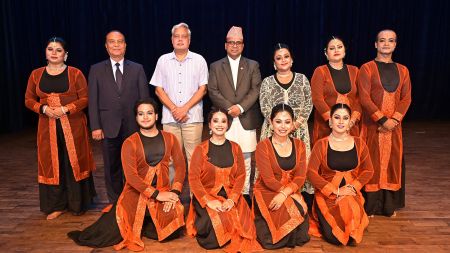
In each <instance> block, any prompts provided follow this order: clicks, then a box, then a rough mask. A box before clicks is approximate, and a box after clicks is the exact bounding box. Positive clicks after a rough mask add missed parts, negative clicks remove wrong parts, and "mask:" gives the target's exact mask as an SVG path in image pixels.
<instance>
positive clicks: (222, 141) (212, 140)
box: [209, 138, 227, 146]
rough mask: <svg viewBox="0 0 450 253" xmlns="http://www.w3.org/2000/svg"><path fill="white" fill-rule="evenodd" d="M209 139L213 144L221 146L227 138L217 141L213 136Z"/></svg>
mask: <svg viewBox="0 0 450 253" xmlns="http://www.w3.org/2000/svg"><path fill="white" fill-rule="evenodd" d="M209 140H210V141H211V143H212V144H214V145H217V146H220V145H223V144H224V143H225V141H226V140H227V139H225V138H223V140H220V141H217V140H214V139H213V138H209Z"/></svg>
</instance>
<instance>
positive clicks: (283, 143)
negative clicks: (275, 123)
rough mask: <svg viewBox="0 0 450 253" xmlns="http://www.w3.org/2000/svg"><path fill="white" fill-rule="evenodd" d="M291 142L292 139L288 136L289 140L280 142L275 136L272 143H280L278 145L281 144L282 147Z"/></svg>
mask: <svg viewBox="0 0 450 253" xmlns="http://www.w3.org/2000/svg"><path fill="white" fill-rule="evenodd" d="M290 142H291V140H289V138H287V140H286V141H285V142H278V141H276V140H275V139H274V138H272V143H273V144H275V145H278V146H280V147H282V148H283V147H284V146H285V145H286V144H288V143H290Z"/></svg>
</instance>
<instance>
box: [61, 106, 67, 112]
mask: <svg viewBox="0 0 450 253" xmlns="http://www.w3.org/2000/svg"><path fill="white" fill-rule="evenodd" d="M61 111H62V112H63V113H64V114H66V113H67V112H66V111H64V106H62V105H61Z"/></svg>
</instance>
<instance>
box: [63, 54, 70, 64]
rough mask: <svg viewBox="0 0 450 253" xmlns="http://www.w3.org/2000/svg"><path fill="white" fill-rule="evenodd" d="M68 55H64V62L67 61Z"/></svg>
mask: <svg viewBox="0 0 450 253" xmlns="http://www.w3.org/2000/svg"><path fill="white" fill-rule="evenodd" d="M68 55H69V54H68V53H66V54H65V55H64V62H66V61H67V56H68Z"/></svg>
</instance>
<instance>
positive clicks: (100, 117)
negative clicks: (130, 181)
mask: <svg viewBox="0 0 450 253" xmlns="http://www.w3.org/2000/svg"><path fill="white" fill-rule="evenodd" d="M105 47H106V51H107V52H108V54H109V56H110V58H109V59H107V60H105V61H102V62H99V63H97V64H94V65H92V66H91V70H90V71H89V86H88V88H89V119H90V126H91V130H92V138H93V139H94V140H102V149H103V162H104V170H105V185H106V190H107V194H108V199H109V201H110V203H114V202H115V201H116V200H117V199H118V198H119V195H120V193H121V192H122V189H123V185H124V178H123V171H122V162H121V159H120V151H121V147H122V143H123V141H124V140H125V139H126V138H127V137H128V136H130V135H131V134H132V133H134V132H136V131H137V130H138V126H137V124H136V120H135V115H134V108H133V107H134V104H135V102H136V101H137V100H139V99H142V98H147V97H149V90H148V86H147V77H146V76H145V72H144V68H143V67H142V65H140V64H138V63H134V62H132V61H129V60H125V59H124V56H125V50H126V47H127V44H126V42H125V36H124V35H123V34H122V33H121V32H119V31H111V32H109V33H108V34H107V35H106V42H105Z"/></svg>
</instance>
